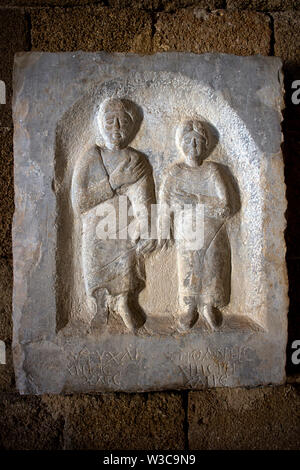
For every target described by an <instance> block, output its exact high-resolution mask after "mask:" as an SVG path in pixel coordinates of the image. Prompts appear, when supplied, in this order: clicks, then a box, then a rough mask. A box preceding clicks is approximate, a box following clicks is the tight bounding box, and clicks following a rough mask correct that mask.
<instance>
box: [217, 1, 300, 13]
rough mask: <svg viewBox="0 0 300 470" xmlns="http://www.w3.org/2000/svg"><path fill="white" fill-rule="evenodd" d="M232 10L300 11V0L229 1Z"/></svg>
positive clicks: (227, 3) (228, 4) (229, 7)
mask: <svg viewBox="0 0 300 470" xmlns="http://www.w3.org/2000/svg"><path fill="white" fill-rule="evenodd" d="M226 7H227V8H228V9H232V10H242V9H244V10H257V11H282V10H296V9H298V10H299V9H300V2H299V0H227V2H226Z"/></svg>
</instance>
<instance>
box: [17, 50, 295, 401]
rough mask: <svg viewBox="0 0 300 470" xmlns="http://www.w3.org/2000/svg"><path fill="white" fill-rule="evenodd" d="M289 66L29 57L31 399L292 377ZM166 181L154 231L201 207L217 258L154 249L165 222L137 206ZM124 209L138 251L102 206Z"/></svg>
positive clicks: (20, 149)
mask: <svg viewBox="0 0 300 470" xmlns="http://www.w3.org/2000/svg"><path fill="white" fill-rule="evenodd" d="M280 70H281V62H280V60H279V59H276V58H264V57H252V58H251V57H249V58H243V57H236V56H232V55H218V54H205V55H203V56H199V55H194V54H179V53H169V54H157V55H155V56H144V57H143V56H137V55H132V54H129V55H120V54H106V53H97V54H89V53H83V52H78V53H65V54H49V53H30V54H21V55H19V56H18V57H17V58H16V69H15V79H16V81H15V86H16V88H15V95H14V96H15V103H14V120H15V121H14V122H15V139H14V145H15V187H16V202H17V207H16V213H15V219H14V230H13V233H14V270H15V287H14V288H15V295H14V355H15V367H16V374H17V386H18V388H19V390H20V391H21V392H22V393H45V392H47V393H60V392H71V391H73V392H74V391H76V392H81V391H90V392H91V391H120V390H126V391H145V390H162V389H181V388H203V387H215V386H217V387H222V386H229V387H232V386H241V385H247V386H255V385H259V384H268V383H281V382H282V381H283V380H284V377H285V375H284V366H285V348H286V339H287V338H286V336H287V324H286V313H287V303H288V302H287V279H286V268H285V261H284V255H285V244H284V237H283V232H284V228H285V219H284V212H285V209H286V201H285V186H284V181H283V162H282V155H281V149H280V144H281V138H282V137H281V131H280V121H281V107H282V89H283V87H282V77H281V72H280ZM245 89H246V90H247V93H245ZM33 90H34V93H33ZM112 97H113V99H112ZM116 149H117V150H116ZM45 155H47V158H45ZM180 158H181V159H182V160H180ZM129 159H130V163H129ZM126 162H127V166H126V165H125V163H126ZM124 165H125V166H124ZM176 177H177V178H178V182H176ZM154 185H155V188H156V200H157V202H158V203H159V207H158V209H159V211H158V214H157V216H156V215H155V214H154V222H155V223H156V222H159V221H161V220H162V215H163V211H162V207H163V205H162V202H164V201H165V198H167V199H169V200H170V201H171V200H172V198H175V200H176V198H179V202H180V203H181V204H182V205H183V203H189V202H188V201H190V200H191V201H195V200H197V201H202V204H204V206H205V211H204V227H205V228H204V245H203V248H201V247H197V248H195V249H194V250H195V252H194V251H193V250H192V249H190V248H189V249H186V246H185V245H184V244H181V242H180V239H179V241H178V239H177V238H176V237H175V239H174V240H173V239H172V240H171V243H170V244H169V245H170V246H167V244H166V243H165V242H166V240H165V238H164V237H160V239H159V240H158V241H157V242H155V243H153V241H155V240H152V239H151V240H147V239H146V240H144V239H143V236H142V234H141V233H140V235H139V236H138V232H137V231H136V230H137V227H140V230H141V227H142V226H143V224H144V222H145V220H147V217H148V215H149V211H148V213H147V217H146V218H145V217H144V216H143V212H142V211H141V210H140V209H139V208H138V205H137V201H139V202H141V201H145V207H147V208H148V206H147V204H148V205H149V204H150V202H153V201H154V200H155V199H154V198H155V195H154V192H153V186H154ZM205 185H208V186H205ZM197 191H198V192H197ZM216 194H217V195H216ZM126 195H128V198H129V200H130V204H131V207H132V208H133V217H134V221H135V222H137V223H138V225H137V226H136V227H135V230H134V232H131V239H128V237H126V236H125V238H123V237H121V236H120V234H121V233H125V232H124V231H125V228H126V229H127V228H128V220H126V221H125V222H124V220H123V219H122V217H121V215H120V217H121V218H120V220H121V219H122V221H121V223H122V224H124V225H121V226H120V225H118V236H117V237H116V238H115V237H111V238H110V239H108V240H107V239H103V238H101V237H100V235H99V231H100V227H101V224H102V222H103V220H102V221H101V213H100V211H102V210H103V204H106V202H107V201H110V204H113V206H112V205H110V206H109V212H110V213H113V209H114V207H115V204H119V203H120V201H121V196H122V197H124V196H126ZM106 207H107V206H106ZM116 207H117V206H116ZM111 208H112V209H111ZM106 210H107V209H106ZM103 215H104V214H103V213H102V216H103ZM99 217H100V221H101V223H100V221H99ZM119 222H120V221H118V223H119ZM104 225H105V224H104ZM129 225H130V224H129ZM174 227H175V223H174ZM131 228H132V227H131ZM123 229H124V230H123ZM210 237H211V238H210ZM185 241H186V240H185ZM145 242H146V243H145ZM149 242H151V243H149ZM146 249H151V250H152V252H151V251H150V253H148V254H147V252H146ZM101 250H102V251H101ZM201 250H202V251H201ZM191 251H193V253H191V256H187V254H188V253H190V252H191ZM198 255H199V262H198V261H197V257H198ZM197 263H198V264H197ZM143 271H144V272H143ZM230 272H231V275H230ZM190 273H192V275H190ZM200 281H201V282H200ZM274 286H276V288H275V287H274ZM241 292H243V295H241Z"/></svg>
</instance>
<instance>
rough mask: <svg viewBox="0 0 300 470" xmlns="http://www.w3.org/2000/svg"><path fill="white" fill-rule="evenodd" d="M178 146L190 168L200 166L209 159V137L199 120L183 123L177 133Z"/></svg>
mask: <svg viewBox="0 0 300 470" xmlns="http://www.w3.org/2000/svg"><path fill="white" fill-rule="evenodd" d="M176 141H177V146H178V148H179V149H180V150H181V152H182V153H183V155H184V156H185V160H186V163H187V164H188V165H190V166H199V165H201V163H202V162H203V160H204V159H205V158H206V157H207V153H208V148H209V135H208V131H207V129H206V127H205V125H204V124H203V123H202V122H201V121H198V120H189V121H185V122H183V123H181V124H180V125H179V126H178V128H177V132H176Z"/></svg>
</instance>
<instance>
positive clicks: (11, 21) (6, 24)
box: [0, 8, 28, 139]
mask: <svg viewBox="0 0 300 470" xmlns="http://www.w3.org/2000/svg"><path fill="white" fill-rule="evenodd" d="M0 24H1V25H3V27H1V29H0V80H3V81H4V82H5V85H6V105H2V104H0V127H6V126H11V125H12V122H11V97H12V70H13V59H14V54H15V53H16V52H21V51H27V50H28V33H27V22H26V18H25V13H24V11H23V10H15V9H1V8H0ZM1 139H2V136H1Z"/></svg>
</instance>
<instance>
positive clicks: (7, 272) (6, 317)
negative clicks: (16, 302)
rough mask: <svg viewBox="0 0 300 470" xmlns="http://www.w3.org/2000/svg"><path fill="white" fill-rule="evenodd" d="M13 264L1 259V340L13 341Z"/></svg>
mask: <svg viewBox="0 0 300 470" xmlns="http://www.w3.org/2000/svg"><path fill="white" fill-rule="evenodd" d="M12 288H13V275H12V262H11V261H8V260H6V259H1V258H0V291H1V297H0V318H1V322H0V339H1V340H3V341H11V339H12V318H11V311H12V308H11V304H12Z"/></svg>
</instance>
